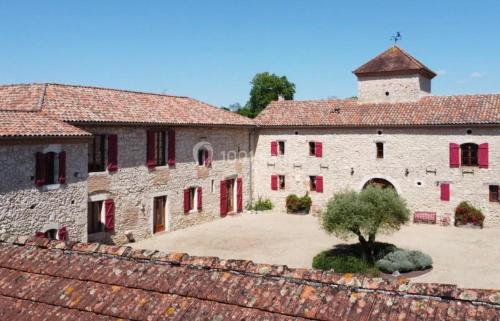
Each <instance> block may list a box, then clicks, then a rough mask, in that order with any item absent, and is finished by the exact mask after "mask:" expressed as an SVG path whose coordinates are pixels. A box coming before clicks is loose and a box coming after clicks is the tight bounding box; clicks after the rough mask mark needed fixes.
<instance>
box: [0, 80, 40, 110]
mask: <svg viewBox="0 0 500 321" xmlns="http://www.w3.org/2000/svg"><path fill="white" fill-rule="evenodd" d="M45 87H46V85H45V84H20V85H3V86H0V110H14V111H35V110H40V107H41V104H42V98H43V95H44V90H45Z"/></svg>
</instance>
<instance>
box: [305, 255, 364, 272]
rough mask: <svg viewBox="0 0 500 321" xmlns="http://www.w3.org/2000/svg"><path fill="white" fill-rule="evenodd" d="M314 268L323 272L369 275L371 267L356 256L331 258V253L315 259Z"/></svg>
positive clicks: (317, 256)
mask: <svg viewBox="0 0 500 321" xmlns="http://www.w3.org/2000/svg"><path fill="white" fill-rule="evenodd" d="M312 267H313V268H315V269H321V270H334V271H335V272H338V273H363V274H365V273H367V271H368V269H369V268H370V266H369V265H368V263H367V262H365V261H363V260H362V259H361V258H359V257H357V256H354V255H338V256H331V255H330V254H329V251H324V252H321V253H319V254H318V255H316V256H315V257H314V258H313V263H312Z"/></svg>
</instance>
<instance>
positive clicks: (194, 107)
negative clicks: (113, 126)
mask: <svg viewBox="0 0 500 321" xmlns="http://www.w3.org/2000/svg"><path fill="white" fill-rule="evenodd" d="M42 110H43V111H44V112H45V113H48V114H50V115H54V116H56V117H57V118H59V119H60V120H64V121H68V122H95V123H147V124H155V123H157V124H177V125H232V126H249V125H253V122H252V120H251V119H249V118H246V117H243V116H240V115H238V114H236V113H233V112H230V111H226V110H223V109H221V108H217V107H214V106H211V105H209V104H206V103H203V102H200V101H198V100H195V99H192V98H188V97H179V96H169V95H162V94H152V93H143V92H134V91H127V90H117V89H107V88H97V87H85V86H72V85H59V84H48V85H47V88H46V91H45V96H44V99H43V106H42Z"/></svg>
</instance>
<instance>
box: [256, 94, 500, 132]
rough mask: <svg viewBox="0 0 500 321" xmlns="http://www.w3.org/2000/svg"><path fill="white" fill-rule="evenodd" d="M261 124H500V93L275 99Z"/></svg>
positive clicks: (263, 114) (263, 115)
mask: <svg viewBox="0 0 500 321" xmlns="http://www.w3.org/2000/svg"><path fill="white" fill-rule="evenodd" d="M256 122H257V124H258V125H260V126H320V127H321V126H327V127H374V126H432V125H484V124H500V94H490V95H465V96H426V97H423V98H421V99H420V100H419V101H416V102H400V103H359V102H358V101H357V100H356V99H345V100H341V99H336V100H316V101H293V100H285V101H274V102H272V103H271V104H269V106H267V108H266V109H265V110H264V111H263V112H262V113H260V115H259V116H258V117H257V118H256Z"/></svg>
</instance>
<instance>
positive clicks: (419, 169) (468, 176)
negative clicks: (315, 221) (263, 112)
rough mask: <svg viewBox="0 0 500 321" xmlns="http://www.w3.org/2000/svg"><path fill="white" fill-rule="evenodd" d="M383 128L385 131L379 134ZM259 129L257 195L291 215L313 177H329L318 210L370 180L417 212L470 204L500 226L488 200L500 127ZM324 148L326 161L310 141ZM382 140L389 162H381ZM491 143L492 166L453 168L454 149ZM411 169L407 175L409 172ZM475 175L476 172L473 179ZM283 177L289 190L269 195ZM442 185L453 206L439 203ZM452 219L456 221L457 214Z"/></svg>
mask: <svg viewBox="0 0 500 321" xmlns="http://www.w3.org/2000/svg"><path fill="white" fill-rule="evenodd" d="M378 130H381V131H382V134H381V135H379V134H378V133H377V132H378ZM466 132H467V129H466V128H443V127H442V128H402V129H393V128H392V129H391V128H388V129H384V128H380V129H377V128H373V129H334V128H331V129H303V128H298V129H261V130H259V135H258V137H257V141H256V153H255V162H254V167H253V170H254V186H253V188H254V197H258V196H264V197H270V198H271V200H272V201H273V203H274V204H275V205H276V206H277V208H279V209H282V210H284V209H285V197H286V196H287V195H288V194H290V193H297V194H301V195H302V194H304V193H305V192H306V191H307V190H308V176H310V175H321V176H323V177H324V192H323V193H317V192H310V195H311V197H312V199H313V205H314V209H315V210H316V211H318V210H319V209H320V208H321V207H322V206H323V205H324V204H325V202H326V201H327V200H328V199H329V198H331V197H332V195H333V194H334V193H337V192H339V191H342V190H344V189H353V190H358V191H359V190H361V189H362V187H363V186H364V184H365V183H366V182H367V181H368V180H370V179H372V178H382V179H386V180H388V181H389V182H391V183H392V184H393V185H394V186H395V188H396V190H397V192H398V193H399V194H400V195H402V196H403V197H404V198H405V199H406V200H407V201H408V204H409V206H410V208H411V209H412V210H413V211H433V212H437V213H438V216H439V217H442V216H443V215H444V214H445V213H450V214H452V213H454V208H455V207H456V206H457V204H458V203H460V202H461V201H470V202H471V203H472V204H473V205H475V206H477V207H479V208H480V209H481V210H482V211H483V213H484V214H485V215H486V220H485V226H500V203H498V202H495V203H490V202H489V200H488V195H489V194H488V192H489V190H488V185H490V184H491V185H500V128H487V127H477V128H472V134H470V135H468V134H467V133H466ZM272 140H284V141H285V142H286V153H285V155H284V156H270V144H271V141H272ZM309 141H320V142H322V143H323V157H322V158H316V157H314V156H308V155H309V150H308V142H309ZM376 142H383V143H384V154H385V155H384V158H383V159H377V158H376ZM466 142H473V143H477V144H481V143H489V160H490V161H489V168H488V169H480V168H478V167H473V168H464V167H461V168H450V167H449V143H457V144H462V143H466ZM406 169H408V174H406ZM468 172H471V173H468ZM273 174H281V175H285V177H286V178H285V179H286V189H285V190H284V191H280V190H278V191H272V190H271V175H273ZM440 182H450V189H451V200H450V201H449V202H445V201H441V200H440V186H439V183H440ZM452 217H453V215H452Z"/></svg>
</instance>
